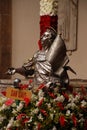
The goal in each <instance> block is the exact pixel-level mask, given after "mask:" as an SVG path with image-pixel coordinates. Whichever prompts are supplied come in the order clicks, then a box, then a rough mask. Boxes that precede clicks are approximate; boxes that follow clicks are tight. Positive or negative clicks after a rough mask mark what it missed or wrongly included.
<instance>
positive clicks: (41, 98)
mask: <svg viewBox="0 0 87 130" xmlns="http://www.w3.org/2000/svg"><path fill="white" fill-rule="evenodd" d="M21 86H22V85H21ZM24 86H28V85H23V89H24V88H25V87H24ZM26 89H28V88H26ZM0 129H1V130H20V129H21V130H68V129H69V130H86V129H87V93H86V92H85V91H84V90H82V93H81V94H80V93H76V92H72V93H71V92H69V91H67V90H66V91H65V90H63V89H62V87H60V86H59V85H56V84H51V86H50V88H48V87H47V86H46V85H44V84H41V85H40V86H39V87H37V88H33V89H32V98H31V99H28V98H25V99H24V101H19V100H12V99H8V98H6V97H0Z"/></svg>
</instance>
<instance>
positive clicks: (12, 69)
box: [6, 67, 16, 75]
mask: <svg viewBox="0 0 87 130" xmlns="http://www.w3.org/2000/svg"><path fill="white" fill-rule="evenodd" d="M15 72H16V69H15V68H13V67H12V68H8V71H7V72H6V74H8V75H13V74H15Z"/></svg>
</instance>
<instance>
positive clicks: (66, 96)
mask: <svg viewBox="0 0 87 130" xmlns="http://www.w3.org/2000/svg"><path fill="white" fill-rule="evenodd" d="M63 96H64V97H65V98H66V99H67V100H69V96H68V94H67V93H64V92H63Z"/></svg>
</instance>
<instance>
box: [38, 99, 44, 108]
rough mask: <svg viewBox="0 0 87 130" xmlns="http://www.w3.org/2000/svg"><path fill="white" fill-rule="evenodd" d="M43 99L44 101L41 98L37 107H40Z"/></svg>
mask: <svg viewBox="0 0 87 130" xmlns="http://www.w3.org/2000/svg"><path fill="white" fill-rule="evenodd" d="M43 101H44V98H42V99H41V100H40V101H39V103H38V107H40V106H41V105H42V103H43Z"/></svg>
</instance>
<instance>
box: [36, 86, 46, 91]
mask: <svg viewBox="0 0 87 130" xmlns="http://www.w3.org/2000/svg"><path fill="white" fill-rule="evenodd" d="M44 87H45V85H44V84H40V86H39V87H38V88H37V91H38V90H40V89H43V88H44Z"/></svg>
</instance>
